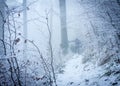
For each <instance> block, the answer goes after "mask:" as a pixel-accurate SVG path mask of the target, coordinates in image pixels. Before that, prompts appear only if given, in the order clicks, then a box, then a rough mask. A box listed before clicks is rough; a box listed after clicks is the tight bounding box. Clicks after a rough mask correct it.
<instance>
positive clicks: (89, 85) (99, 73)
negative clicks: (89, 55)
mask: <svg viewBox="0 0 120 86" xmlns="http://www.w3.org/2000/svg"><path fill="white" fill-rule="evenodd" d="M82 58H84V57H83V56H82V55H75V56H73V58H72V59H70V60H68V61H67V62H66V63H65V68H63V73H61V74H58V76H57V84H58V86H120V83H119V80H118V78H117V77H119V78H120V75H119V74H118V75H116V76H117V77H116V76H114V75H110V76H107V75H105V73H106V70H105V69H104V68H105V65H104V66H99V67H98V66H97V65H95V64H92V63H90V62H89V63H86V64H82ZM106 66H107V65H106Z"/></svg>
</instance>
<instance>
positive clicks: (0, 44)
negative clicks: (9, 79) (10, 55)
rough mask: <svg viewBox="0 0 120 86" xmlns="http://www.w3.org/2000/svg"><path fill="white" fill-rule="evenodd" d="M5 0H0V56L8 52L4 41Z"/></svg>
mask: <svg viewBox="0 0 120 86" xmlns="http://www.w3.org/2000/svg"><path fill="white" fill-rule="evenodd" d="M4 24H5V0H0V56H2V55H5V54H6V48H5V42H4Z"/></svg>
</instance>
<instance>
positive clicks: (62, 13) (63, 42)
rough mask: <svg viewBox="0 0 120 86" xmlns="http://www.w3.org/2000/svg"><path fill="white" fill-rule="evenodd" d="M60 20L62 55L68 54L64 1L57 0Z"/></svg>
mask: <svg viewBox="0 0 120 86" xmlns="http://www.w3.org/2000/svg"><path fill="white" fill-rule="evenodd" d="M59 6H60V20H61V48H62V53H63V54H64V55H65V54H67V53H68V35H67V25H66V0H59Z"/></svg>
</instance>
